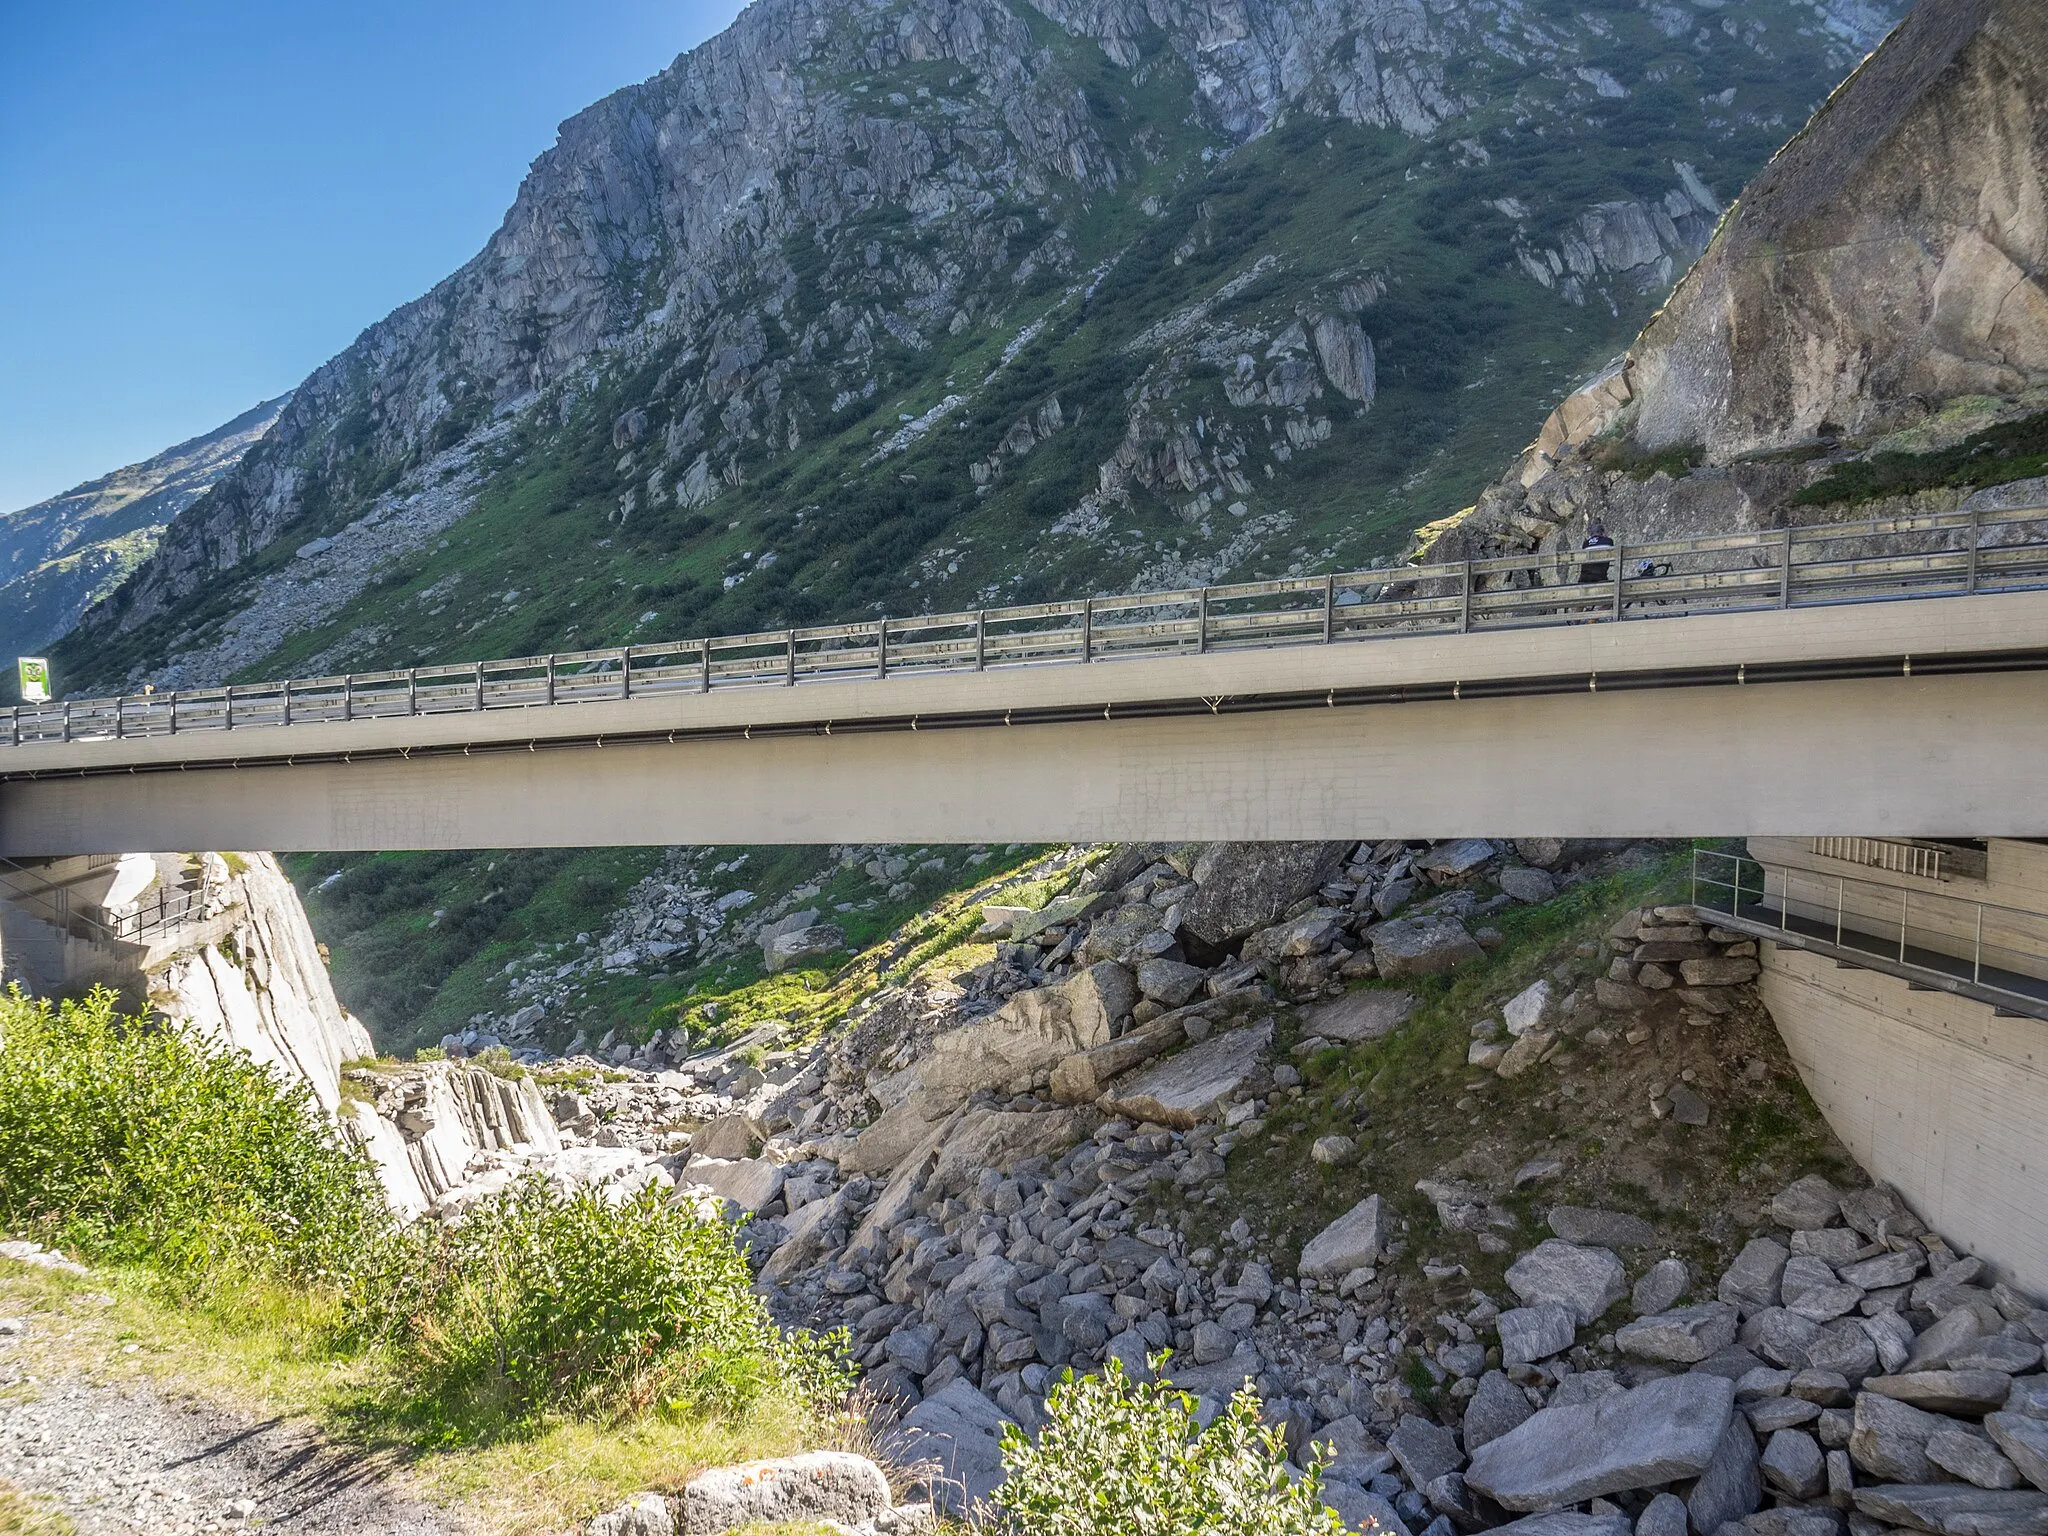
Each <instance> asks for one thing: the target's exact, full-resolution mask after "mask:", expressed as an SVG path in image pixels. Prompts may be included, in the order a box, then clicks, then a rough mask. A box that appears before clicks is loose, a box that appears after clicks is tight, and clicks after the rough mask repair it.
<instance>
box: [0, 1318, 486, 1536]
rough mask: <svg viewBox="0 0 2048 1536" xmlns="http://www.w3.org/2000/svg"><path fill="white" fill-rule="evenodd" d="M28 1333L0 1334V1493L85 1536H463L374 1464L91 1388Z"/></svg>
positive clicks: (213, 1412)
mask: <svg viewBox="0 0 2048 1536" xmlns="http://www.w3.org/2000/svg"><path fill="white" fill-rule="evenodd" d="M9 1326H15V1325H13V1324H11V1323H0V1329H4V1328H6V1327H9ZM35 1328H36V1324H35V1322H34V1321H33V1320H31V1321H30V1322H28V1323H27V1324H26V1326H25V1327H24V1328H23V1330H22V1331H21V1332H18V1333H5V1332H0V1388H4V1391H0V1484H5V1483H12V1484H14V1485H15V1486H16V1487H18V1488H20V1489H22V1490H23V1491H24V1492H26V1493H28V1494H31V1495H35V1496H37V1497H38V1499H39V1501H40V1502H42V1503H44V1504H45V1505H46V1506H54V1508H56V1509H58V1510H61V1511H62V1512H63V1514H64V1515H65V1516H66V1517H67V1518H68V1519H69V1520H70V1521H71V1523H72V1524H73V1525H75V1526H76V1527H77V1529H78V1530H79V1532H80V1533H81V1536H128V1533H130V1532H133V1531H138V1530H148V1531H149V1532H151V1533H152V1536H184V1533H186V1532H199V1531H225V1530H241V1529H247V1528H250V1527H252V1526H261V1527H262V1528H263V1529H264V1530H265V1531H274V1532H279V1533H292V1536H301V1533H303V1536H370V1533H376V1536H459V1533H460V1531H461V1527H460V1525H459V1524H457V1523H455V1522H454V1521H453V1520H452V1519H451V1518H450V1517H449V1516H448V1515H447V1514H446V1513H445V1512H442V1511H438V1510H435V1509H432V1508H430V1507H428V1506H427V1505H424V1504H422V1503H420V1502H419V1501H417V1500H416V1499H414V1498H411V1497H409V1496H408V1495H407V1494H405V1493H404V1492H403V1491H401V1490H400V1489H399V1488H398V1487H397V1486H396V1485H395V1483H394V1480H393V1477H392V1473H391V1471H390V1469H389V1468H388V1467H387V1466H384V1465H381V1464H379V1463H378V1462H377V1461H375V1460H374V1459H372V1458H367V1457H364V1456H363V1455H361V1454H360V1453H357V1452H353V1451H347V1450H342V1449H338V1448H336V1447H333V1446H330V1445H326V1444H323V1443H322V1442H321V1440H320V1439H319V1438H318V1437H317V1436H316V1435H314V1434H312V1433H311V1432H309V1431H308V1430H307V1429H306V1428H305V1427H304V1426H303V1425H298V1424H293V1423H289V1422H286V1421H281V1420H276V1419H273V1420H269V1421H263V1422H259V1421H252V1420H249V1419H246V1418H241V1417H238V1416H236V1415H234V1414H232V1413H229V1412H226V1411H223V1410H221V1409H218V1408H214V1407H211V1406H208V1405H205V1404H201V1403H196V1402H188V1401H182V1400H179V1399H176V1398H173V1397H170V1396H167V1395H165V1394H164V1393H162V1392H160V1391H158V1390H157V1389H155V1388H153V1387H150V1386H148V1385H146V1384H141V1383H130V1384H127V1385H123V1386H119V1387H116V1386H107V1385H100V1384H97V1383H95V1382H93V1381H91V1380H90V1379H88V1378H87V1377H86V1376H84V1375H82V1374H78V1373H77V1372H76V1370H75V1368H74V1367H73V1366H71V1365H69V1364H67V1363H61V1362H60V1363H51V1362H48V1361H46V1360H44V1359H43V1358H42V1357H41V1356H42V1352H41V1351H39V1350H38V1349H37V1348H36V1347H35V1346H36V1340H35ZM46 1371H47V1372H49V1373H50V1374H48V1375H45V1374H44V1373H45V1372H46Z"/></svg>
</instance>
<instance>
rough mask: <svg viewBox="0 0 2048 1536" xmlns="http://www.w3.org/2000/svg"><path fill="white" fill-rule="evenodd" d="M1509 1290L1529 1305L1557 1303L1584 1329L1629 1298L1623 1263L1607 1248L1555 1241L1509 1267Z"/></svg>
mask: <svg viewBox="0 0 2048 1536" xmlns="http://www.w3.org/2000/svg"><path fill="white" fill-rule="evenodd" d="M1507 1282H1508V1288H1509V1289H1510V1290H1512V1291H1513V1292H1514V1293H1515V1294H1516V1295H1517V1296H1519V1297H1521V1298H1522V1300H1523V1301H1524V1302H1525V1303H1528V1304H1530V1305H1534V1304H1535V1303H1537V1302H1539V1301H1554V1302H1556V1303H1558V1304H1559V1305H1560V1306H1562V1307H1563V1308H1564V1309H1565V1310H1566V1311H1567V1312H1569V1313H1570V1314H1571V1315H1572V1320H1573V1321H1574V1322H1576V1323H1578V1324H1579V1325H1580V1326H1581V1327H1583V1326H1585V1325H1586V1324H1588V1323H1590V1322H1592V1321H1593V1320H1594V1319H1595V1318H1597V1317H1599V1316H1600V1314H1601V1313H1603V1312H1605V1311H1606V1310H1607V1309H1608V1308H1609V1307H1611V1306H1613V1305H1614V1304H1615V1303H1616V1302H1617V1301H1619V1300H1621V1298H1622V1297H1624V1296H1626V1295H1627V1294H1628V1285H1627V1283H1626V1280H1625V1277H1624V1272H1623V1270H1622V1267H1621V1260H1619V1259H1617V1258H1616V1257H1615V1256H1614V1255H1613V1254H1612V1253H1610V1252H1608V1251H1607V1250H1606V1249H1605V1248H1582V1247H1579V1246H1578V1245H1577V1244H1575V1243H1567V1242H1563V1241H1561V1240H1559V1239H1557V1238H1551V1239H1549V1240H1548V1241H1546V1242H1542V1243H1538V1244H1537V1245H1536V1247H1535V1248H1533V1249H1531V1250H1530V1251H1529V1252H1528V1253H1525V1254H1523V1255H1522V1256H1521V1257H1520V1258H1519V1259H1517V1260H1515V1262H1514V1263H1513V1264H1511V1265H1509V1266H1508V1272H1507Z"/></svg>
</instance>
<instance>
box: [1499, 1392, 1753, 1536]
mask: <svg viewBox="0 0 2048 1536" xmlns="http://www.w3.org/2000/svg"><path fill="white" fill-rule="evenodd" d="M1734 1408H1735V1387H1734V1384H1733V1383H1732V1382H1729V1381H1726V1380H1724V1379H1722V1378H1721V1377H1718V1376H1708V1375H1703V1374H1698V1373H1693V1374H1688V1375H1684V1376H1666V1377H1663V1378H1661V1379H1659V1380H1656V1381H1652V1382H1649V1383H1646V1384H1645V1385H1643V1386H1640V1387H1637V1388H1635V1389H1633V1390H1632V1391H1624V1392H1615V1393H1612V1394H1611V1395H1609V1396H1606V1397H1603V1398H1601V1399H1600V1400H1599V1401H1597V1402H1592V1403H1581V1404H1574V1405H1572V1406H1568V1407H1562V1408H1559V1407H1551V1408H1545V1409H1544V1410H1543V1411H1542V1412H1540V1413H1537V1414H1535V1415H1533V1416H1532V1417H1531V1418H1530V1419H1529V1420H1528V1422H1527V1423H1525V1424H1522V1425H1521V1426H1520V1427H1519V1428H1516V1429H1512V1430H1510V1431H1508V1433H1506V1434H1504V1435H1502V1436H1501V1437H1500V1438H1499V1439H1497V1440H1492V1441H1489V1442H1488V1443H1487V1444H1486V1445H1484V1446H1482V1447H1480V1449H1479V1451H1478V1452H1477V1454H1475V1455H1474V1456H1473V1458H1472V1464H1471V1466H1469V1467H1468V1468H1466V1470H1465V1481H1466V1483H1467V1484H1468V1485H1469V1486H1470V1487H1473V1488H1476V1489H1477V1490H1479V1491H1480V1492H1481V1493H1483V1494H1486V1495H1487V1496H1488V1497H1489V1498H1492V1499H1493V1500H1494V1501H1495V1502H1497V1503H1499V1504H1500V1505H1501V1506H1502V1507H1503V1508H1505V1509H1510V1510H1518V1511H1533V1510H1556V1509H1563V1508H1564V1507H1565V1506H1567V1505H1571V1504H1577V1503H1580V1502H1582V1501H1583V1500H1586V1499H1591V1498H1597V1497H1599V1496H1601V1495H1602V1494H1609V1493H1621V1492H1624V1491H1626V1490H1628V1489H1632V1488H1646V1487H1649V1486H1651V1485H1652V1484H1656V1483H1669V1482H1675V1481H1677V1480H1678V1479H1680V1478H1685V1477H1697V1476H1698V1475H1699V1474H1700V1473H1702V1472H1704V1471H1705V1470H1706V1469H1707V1467H1708V1465H1709V1464H1710V1463H1711V1462H1712V1461H1713V1459H1714V1453H1715V1451H1716V1449H1717V1448H1718V1447H1719V1445H1720V1443H1721V1437H1722V1435H1723V1434H1724V1433H1725V1432H1726V1431H1727V1429H1728V1425H1729V1421H1730V1418H1731V1416H1732V1415H1733V1413H1734Z"/></svg>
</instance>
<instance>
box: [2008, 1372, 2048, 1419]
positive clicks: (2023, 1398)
mask: <svg viewBox="0 0 2048 1536" xmlns="http://www.w3.org/2000/svg"><path fill="white" fill-rule="evenodd" d="M2005 1411H2006V1412H2007V1413H2018V1414H2024V1415H2026V1417H2028V1418H2030V1419H2048V1376H2018V1377H2015V1378H2014V1379H2013V1384H2012V1396H2010V1397H2008V1398H2007V1399H2006V1400H2005Z"/></svg>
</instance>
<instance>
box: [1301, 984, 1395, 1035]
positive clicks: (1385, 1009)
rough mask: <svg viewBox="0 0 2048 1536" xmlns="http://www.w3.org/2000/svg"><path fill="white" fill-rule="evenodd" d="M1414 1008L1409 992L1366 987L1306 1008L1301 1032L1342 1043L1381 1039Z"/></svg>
mask: <svg viewBox="0 0 2048 1536" xmlns="http://www.w3.org/2000/svg"><path fill="white" fill-rule="evenodd" d="M1414 1011H1415V996H1414V994H1413V993H1410V992H1390V991H1387V990H1386V989H1385V988H1381V987H1368V988H1366V989H1365V990H1363V991H1360V992H1347V993H1345V994H1344V995H1343V996H1342V997H1339V998H1335V999H1333V1000H1332V1001H1330V1002H1327V1003H1318V1004H1317V1005H1316V1006H1315V1007H1313V1008H1310V1009H1307V1010H1306V1011H1305V1012H1304V1013H1303V1014H1302V1016H1301V1024H1302V1033H1303V1034H1307V1035H1321V1036H1322V1037H1323V1038H1324V1039H1326V1040H1341V1041H1342V1042H1343V1043H1344V1044H1346V1045H1363V1044H1365V1043H1366V1042H1367V1041H1369V1040H1382V1039H1385V1038H1386V1037H1387V1036H1388V1035H1391V1034H1392V1033H1393V1032H1394V1031H1395V1030H1397V1029H1399V1028H1400V1027H1401V1026H1402V1025H1403V1024H1405V1023H1407V1022H1408V1015H1409V1014H1411V1013H1413V1012H1414Z"/></svg>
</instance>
